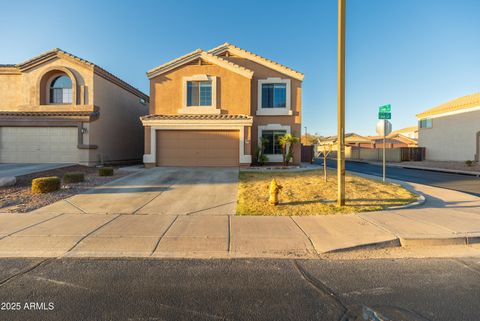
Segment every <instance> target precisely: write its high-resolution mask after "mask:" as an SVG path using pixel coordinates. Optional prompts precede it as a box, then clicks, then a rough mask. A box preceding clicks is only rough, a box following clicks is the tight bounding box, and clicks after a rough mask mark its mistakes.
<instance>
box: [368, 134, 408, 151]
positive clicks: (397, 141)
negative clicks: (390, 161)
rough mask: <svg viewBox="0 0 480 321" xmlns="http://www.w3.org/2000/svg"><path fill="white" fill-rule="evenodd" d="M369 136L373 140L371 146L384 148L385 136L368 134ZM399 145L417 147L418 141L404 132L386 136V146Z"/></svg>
mask: <svg viewBox="0 0 480 321" xmlns="http://www.w3.org/2000/svg"><path fill="white" fill-rule="evenodd" d="M368 138H369V139H370V141H371V142H372V147H371V148H383V136H368ZM398 147H417V141H416V140H415V139H411V138H408V137H407V136H403V135H402V134H394V135H392V136H390V135H389V136H387V137H386V138H385V148H398Z"/></svg>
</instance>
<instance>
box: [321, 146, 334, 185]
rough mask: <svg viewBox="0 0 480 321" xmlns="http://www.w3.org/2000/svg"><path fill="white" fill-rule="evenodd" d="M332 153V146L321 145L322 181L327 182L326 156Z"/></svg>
mask: <svg viewBox="0 0 480 321" xmlns="http://www.w3.org/2000/svg"><path fill="white" fill-rule="evenodd" d="M331 151H332V145H328V149H327V145H323V180H324V181H325V182H326V181H327V158H328V154H330V152H331Z"/></svg>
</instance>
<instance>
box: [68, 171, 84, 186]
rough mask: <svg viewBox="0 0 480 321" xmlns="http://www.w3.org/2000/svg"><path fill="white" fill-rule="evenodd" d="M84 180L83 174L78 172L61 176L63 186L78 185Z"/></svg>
mask: <svg viewBox="0 0 480 321" xmlns="http://www.w3.org/2000/svg"><path fill="white" fill-rule="evenodd" d="M84 180H85V174H83V173H80V172H70V173H65V175H63V184H70V183H80V182H83V181H84Z"/></svg>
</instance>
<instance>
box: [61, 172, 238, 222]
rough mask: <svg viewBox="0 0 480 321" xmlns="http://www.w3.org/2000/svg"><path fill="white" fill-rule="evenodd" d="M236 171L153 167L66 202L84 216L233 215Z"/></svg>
mask: <svg viewBox="0 0 480 321" xmlns="http://www.w3.org/2000/svg"><path fill="white" fill-rule="evenodd" d="M237 190H238V168H176V167H175V168H173V167H172V168H152V169H148V170H144V171H141V172H140V173H138V174H135V175H132V176H127V177H124V178H121V179H119V180H116V181H113V182H111V183H109V184H106V185H103V186H99V187H96V188H94V189H92V190H91V191H89V192H87V193H85V194H79V195H76V196H73V197H71V198H69V199H68V200H67V202H68V203H70V204H72V205H73V206H75V207H76V208H78V209H80V210H81V211H82V212H84V213H92V214H93V213H98V214H163V215H201V214H209V215H212V214H214V215H215V214H216V215H233V214H235V211H236V199H237Z"/></svg>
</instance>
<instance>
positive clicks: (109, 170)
mask: <svg viewBox="0 0 480 321" xmlns="http://www.w3.org/2000/svg"><path fill="white" fill-rule="evenodd" d="M98 175H100V176H113V167H100V168H99V169H98Z"/></svg>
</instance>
